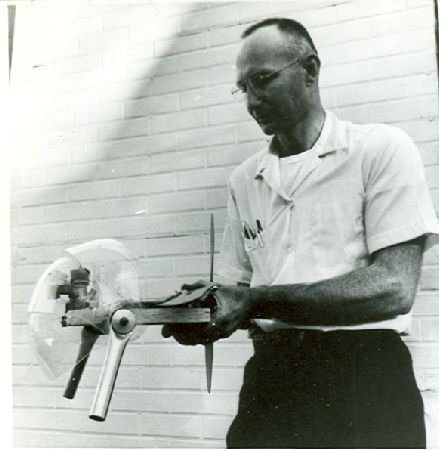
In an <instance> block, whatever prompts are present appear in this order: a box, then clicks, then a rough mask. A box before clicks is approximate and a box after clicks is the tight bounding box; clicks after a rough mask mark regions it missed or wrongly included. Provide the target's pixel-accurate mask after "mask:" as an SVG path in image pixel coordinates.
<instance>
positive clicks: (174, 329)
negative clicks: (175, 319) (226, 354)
mask: <svg viewBox="0 0 439 450" xmlns="http://www.w3.org/2000/svg"><path fill="white" fill-rule="evenodd" d="M207 326H208V325H207V324H205V323H173V324H166V325H163V327H162V336H163V337H164V338H169V337H171V336H172V337H173V338H174V339H175V340H176V341H177V342H178V343H179V344H183V345H198V344H208V343H209V342H213V340H214V339H212V335H210V336H209V335H208V334H207V329H208V328H207Z"/></svg>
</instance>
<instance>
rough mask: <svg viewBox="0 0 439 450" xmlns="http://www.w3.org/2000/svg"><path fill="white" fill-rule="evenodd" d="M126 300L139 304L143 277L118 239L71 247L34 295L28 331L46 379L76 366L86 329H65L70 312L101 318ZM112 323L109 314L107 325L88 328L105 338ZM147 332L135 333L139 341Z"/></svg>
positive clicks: (138, 330) (138, 328) (37, 287)
mask: <svg viewBox="0 0 439 450" xmlns="http://www.w3.org/2000/svg"><path fill="white" fill-rule="evenodd" d="M122 300H131V301H140V293H139V275H138V271H137V266H136V258H135V257H134V255H132V253H131V252H130V251H129V250H128V249H127V248H126V247H125V246H124V245H123V244H122V243H120V242H118V241H116V240H113V239H98V240H94V241H90V242H86V243H84V244H80V245H77V246H75V247H72V248H69V249H67V250H66V251H65V254H64V256H62V257H61V258H59V259H58V260H56V261H55V262H54V263H52V264H51V265H50V266H49V267H48V268H47V269H46V270H45V272H44V273H43V274H42V275H41V277H40V278H39V280H38V282H37V285H36V286H35V289H34V292H33V294H32V298H31V302H30V306H29V326H30V337H31V343H32V346H33V348H34V350H35V353H36V355H37V358H38V360H39V362H40V363H41V366H42V367H43V369H44V371H45V372H46V374H47V376H49V377H51V378H56V377H58V376H60V375H62V374H63V373H65V372H66V371H69V370H71V369H72V367H73V366H74V365H75V362H77V361H76V356H77V353H78V347H79V345H80V342H81V332H82V329H83V326H62V317H63V316H64V315H65V314H66V312H67V311H72V310H74V311H75V314H77V315H78V316H79V317H81V311H87V312H88V313H90V311H92V312H101V313H102V312H105V311H110V310H111V306H112V305H114V304H115V303H117V302H119V301H122ZM101 315H102V314H101ZM85 316H86V314H84V320H85ZM87 317H90V314H88V316H87ZM108 322H109V314H108V315H105V314H104V320H103V321H102V323H100V324H96V323H90V327H89V329H92V330H93V331H94V332H97V333H98V334H106V330H108ZM142 328H143V327H137V328H136V329H135V333H136V335H135V336H133V337H134V338H136V337H138V336H139V335H140V333H141V330H142ZM99 341H102V338H99V339H98V340H97V342H98V343H99ZM102 343H105V341H104V342H102Z"/></svg>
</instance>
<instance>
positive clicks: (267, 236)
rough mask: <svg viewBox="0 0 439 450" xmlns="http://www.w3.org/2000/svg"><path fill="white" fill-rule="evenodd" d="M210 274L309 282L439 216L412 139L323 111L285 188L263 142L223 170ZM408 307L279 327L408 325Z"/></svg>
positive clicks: (353, 265) (433, 234)
mask: <svg viewBox="0 0 439 450" xmlns="http://www.w3.org/2000/svg"><path fill="white" fill-rule="evenodd" d="M228 187H229V201H228V220H227V224H226V229H225V232H224V238H223V244H222V251H221V256H220V264H219V266H220V268H219V270H218V271H217V273H218V275H220V276H222V277H225V278H228V279H230V280H232V281H234V282H245V283H250V286H251V287H256V286H260V285H268V286H270V285H279V284H294V283H310V282H317V281H321V280H324V279H328V278H333V277H336V276H338V275H343V274H346V273H348V272H351V271H353V270H355V269H358V268H360V267H365V266H367V265H369V264H370V255H371V254H372V253H373V252H375V251H377V250H379V249H382V248H385V247H388V246H390V245H394V244H398V243H402V242H405V241H408V240H411V239H414V238H416V237H419V236H422V235H427V236H428V239H427V248H428V247H430V246H431V245H434V244H435V243H436V242H438V241H439V240H438V233H439V226H438V222H437V218H436V215H435V211H434V208H433V205H432V202H431V198H430V195H429V191H428V186H427V183H426V180H425V175H424V170H423V164H422V160H421V158H420V155H419V152H418V150H417V148H416V146H415V145H414V143H413V142H412V140H411V139H410V138H409V137H408V136H407V135H406V134H405V133H404V132H403V131H401V130H399V129H397V128H395V127H391V126H388V125H379V124H371V125H355V124H352V123H351V122H347V121H339V120H338V119H337V118H336V117H335V116H334V115H333V114H332V113H330V112H327V113H326V119H325V124H324V126H323V129H322V133H321V135H320V137H319V139H318V140H317V142H316V143H315V145H314V146H313V148H312V149H310V150H309V151H307V155H306V158H305V160H304V161H303V163H302V166H301V168H300V170H299V172H298V175H297V177H296V179H295V182H294V183H293V186H292V187H291V191H290V193H289V194H288V195H287V194H285V192H284V190H283V188H282V183H281V179H280V169H279V158H278V157H277V156H276V155H274V154H273V153H270V147H267V148H265V149H263V150H262V151H260V152H259V153H257V154H255V155H253V156H252V157H250V158H249V159H248V160H246V161H245V162H244V163H242V164H241V165H240V166H238V167H237V168H236V169H235V170H234V172H233V173H232V175H231V177H230V179H229V183H228ZM410 321H411V313H408V314H405V315H400V316H397V317H395V318H392V319H390V320H386V321H381V322H373V323H367V324H361V325H353V326H318V327H317V326H316V327H314V326H301V325H300V324H297V325H292V324H287V323H286V322H282V321H280V320H268V319H257V323H258V325H260V326H261V327H262V328H263V329H265V330H266V331H272V330H275V329H279V328H290V327H295V328H306V329H322V330H328V331H329V330H334V329H377V328H378V329H394V330H396V331H398V332H400V333H406V332H409V327H410Z"/></svg>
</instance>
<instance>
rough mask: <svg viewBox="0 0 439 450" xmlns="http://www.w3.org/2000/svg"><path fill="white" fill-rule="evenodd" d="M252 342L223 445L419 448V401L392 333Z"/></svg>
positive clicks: (292, 335)
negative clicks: (225, 443) (252, 350)
mask: <svg viewBox="0 0 439 450" xmlns="http://www.w3.org/2000/svg"><path fill="white" fill-rule="evenodd" d="M262 336H263V334H261V336H260V339H258V335H256V336H255V338H254V347H255V353H254V355H253V356H252V357H251V359H250V360H249V361H248V363H247V365H246V367H245V372H244V383H243V386H242V389H241V392H240V396H239V407H238V413H237V416H236V417H235V419H234V421H233V423H232V425H231V427H230V429H229V432H228V434H227V447H228V448H425V446H426V442H425V425H424V416H423V403H422V397H421V395H420V393H419V390H418V388H417V385H416V381H415V378H414V374H413V369H412V361H411V356H410V354H409V351H408V349H407V347H406V345H405V344H404V343H403V342H402V341H401V339H400V337H399V336H398V334H396V333H394V332H393V331H381V330H379V331H341V332H339V331H334V332H327V333H323V332H298V331H293V332H291V331H281V332H275V333H274V334H272V336H273V337H270V336H269V337H268V338H267V337H266V336H265V337H262Z"/></svg>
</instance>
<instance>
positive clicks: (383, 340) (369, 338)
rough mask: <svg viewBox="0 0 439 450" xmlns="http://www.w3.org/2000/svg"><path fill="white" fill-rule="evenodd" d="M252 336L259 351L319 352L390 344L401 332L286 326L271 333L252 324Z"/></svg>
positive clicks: (250, 331) (398, 338)
mask: <svg viewBox="0 0 439 450" xmlns="http://www.w3.org/2000/svg"><path fill="white" fill-rule="evenodd" d="M249 336H250V337H251V339H252V341H253V346H254V349H255V351H256V352H258V351H259V352H265V351H273V350H276V351H279V350H281V349H282V350H285V351H288V352H289V351H294V352H296V353H297V352H300V353H302V352H303V353H308V352H312V353H316V352H319V351H325V350H331V349H333V350H335V351H336V352H337V353H342V352H343V351H344V350H355V349H361V348H370V347H377V346H380V347H381V346H383V345H387V344H389V343H390V342H394V341H395V340H398V341H399V340H400V337H399V335H398V334H397V333H396V332H395V331H392V330H334V331H319V330H301V329H297V328H294V329H285V330H276V331H273V332H270V333H266V332H264V331H263V330H262V329H260V328H259V327H251V328H250V329H249Z"/></svg>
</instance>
